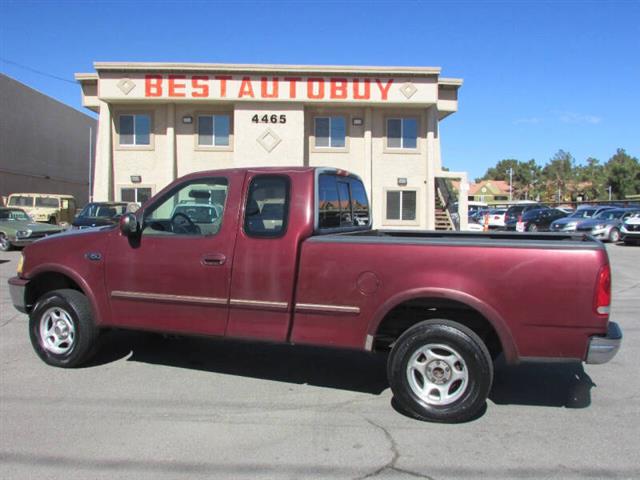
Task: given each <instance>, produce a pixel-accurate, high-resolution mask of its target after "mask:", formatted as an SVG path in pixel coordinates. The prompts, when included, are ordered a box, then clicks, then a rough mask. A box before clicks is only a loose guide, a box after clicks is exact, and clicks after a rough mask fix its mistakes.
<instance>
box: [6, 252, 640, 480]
mask: <svg viewBox="0 0 640 480" xmlns="http://www.w3.org/2000/svg"><path fill="white" fill-rule="evenodd" d="M607 248H608V250H609V254H610V257H611V262H612V265H613V281H614V284H613V290H614V293H613V308H612V318H613V319H614V320H616V321H618V322H619V323H620V324H621V326H622V328H623V331H624V334H625V338H624V342H623V347H622V350H621V351H620V353H619V354H618V356H617V357H616V358H615V359H614V360H613V361H612V362H610V363H608V364H605V365H585V366H582V365H579V364H576V365H566V364H562V365H557V364H556V365H552V364H544V365H523V366H519V367H515V368H506V367H499V368H498V369H497V372H496V378H495V382H494V388H493V391H492V393H491V395H490V400H489V402H488V405H487V410H486V412H484V414H483V415H481V416H480V417H479V418H477V419H476V420H474V421H472V422H468V423H465V424H460V425H439V424H430V423H422V422H419V421H416V420H412V419H410V418H407V417H405V416H403V415H402V414H401V413H398V412H397V411H396V410H395V409H394V408H393V407H392V402H391V394H390V391H389V388H388V386H387V383H386V379H385V365H384V359H383V358H377V357H372V356H369V355H366V354H360V353H353V352H343V351H331V350H322V349H314V348H300V347H290V346H283V345H258V344H249V343H236V342H220V341H211V340H204V339H177V338H168V339H165V338H162V337H160V336H155V335H149V334H140V333H124V332H110V333H109V334H107V335H106V336H105V338H104V345H103V348H102V350H101V352H100V353H99V354H98V356H97V358H96V359H95V361H94V362H93V364H92V365H91V366H89V367H87V368H82V369H76V370H63V369H56V368H52V367H48V366H47V365H45V364H44V363H43V362H41V361H40V360H39V359H38V358H37V357H36V355H35V354H34V353H33V351H32V349H31V345H30V343H29V339H28V334H27V326H26V318H27V317H26V316H25V315H22V314H19V313H18V312H17V311H15V310H14V309H13V307H12V305H11V302H10V298H9V292H8V288H7V285H6V281H7V278H8V277H10V276H12V275H13V272H14V271H15V266H16V262H17V258H18V255H19V253H18V252H9V253H0V274H1V276H0V301H1V305H0V309H1V316H0V478H3V479H22V478H25V479H26V478H47V479H57V478H60V479H82V480H84V479H89V478H90V479H110V480H111V479H113V478H135V479H147V478H148V479H165V478H166V479H175V478H189V479H195V478H208V479H211V478H225V479H226V478H229V479H241V478H250V479H257V478H290V479H296V478H303V477H304V478H338V479H342V478H344V479H357V478H377V479H391V478H393V479H396V478H397V479H404V478H406V479H410V478H430V479H437V480H443V479H468V478H492V479H522V478H527V479H528V478H535V479H538V478H540V479H542V478H557V479H566V478H606V479H612V478H629V479H631V478H640V461H639V460H638V431H640V393H638V392H640V375H638V364H639V361H640V328H639V327H638V323H637V322H638V312H639V311H640V268H639V266H640V247H625V246H608V247H607Z"/></svg>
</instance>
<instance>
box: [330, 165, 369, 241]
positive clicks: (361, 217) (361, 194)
mask: <svg viewBox="0 0 640 480" xmlns="http://www.w3.org/2000/svg"><path fill="white" fill-rule="evenodd" d="M317 208H318V228H319V229H321V230H322V229H333V228H343V227H357V226H367V225H369V202H368V200H367V193H366V191H365V189H364V186H363V185H362V182H361V181H360V180H358V179H356V178H353V177H346V176H344V177H343V176H337V175H333V174H324V173H323V174H320V176H319V178H318V207H317Z"/></svg>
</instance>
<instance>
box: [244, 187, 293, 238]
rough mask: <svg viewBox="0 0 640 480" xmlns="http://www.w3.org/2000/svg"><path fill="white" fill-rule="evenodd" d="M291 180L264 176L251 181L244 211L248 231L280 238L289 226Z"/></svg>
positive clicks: (254, 235) (250, 234) (262, 235)
mask: <svg viewBox="0 0 640 480" xmlns="http://www.w3.org/2000/svg"><path fill="white" fill-rule="evenodd" d="M288 211H289V179H288V178H287V177H282V176H276V175H260V176H257V177H255V178H254V179H253V180H252V181H251V185H250V186H249V193H248V195H247V204H246V206H245V214H244V231H245V233H246V234H247V235H249V236H250V237H271V238H273V237H280V236H282V235H284V234H285V232H286V229H287V218H288Z"/></svg>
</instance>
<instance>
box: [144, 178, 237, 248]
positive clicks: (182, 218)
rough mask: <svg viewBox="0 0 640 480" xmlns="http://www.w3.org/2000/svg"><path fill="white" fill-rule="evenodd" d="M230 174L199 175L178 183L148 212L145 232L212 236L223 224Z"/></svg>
mask: <svg viewBox="0 0 640 480" xmlns="http://www.w3.org/2000/svg"><path fill="white" fill-rule="evenodd" d="M227 189H228V181H227V179H226V178H211V179H197V180H193V181H191V182H188V183H186V184H182V185H180V186H178V187H177V188H176V189H174V190H173V191H171V192H169V193H168V194H167V195H166V196H164V197H163V198H161V199H160V200H159V202H158V203H156V204H155V205H152V206H151V207H150V208H149V209H148V210H147V211H145V214H144V221H143V231H142V234H143V235H145V236H147V235H158V236H174V235H188V236H211V235H215V234H216V233H218V231H219V230H220V227H221V225H222V217H223V213H224V208H225V203H226V198H227Z"/></svg>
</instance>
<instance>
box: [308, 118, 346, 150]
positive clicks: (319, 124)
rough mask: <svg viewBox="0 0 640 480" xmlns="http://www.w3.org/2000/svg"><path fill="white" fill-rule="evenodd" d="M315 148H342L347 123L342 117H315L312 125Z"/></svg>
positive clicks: (344, 142) (344, 143)
mask: <svg viewBox="0 0 640 480" xmlns="http://www.w3.org/2000/svg"><path fill="white" fill-rule="evenodd" d="M314 136H315V140H316V142H315V146H316V147H317V148H344V147H345V145H346V136H347V125H346V121H345V118H344V117H316V118H315V125H314Z"/></svg>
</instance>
